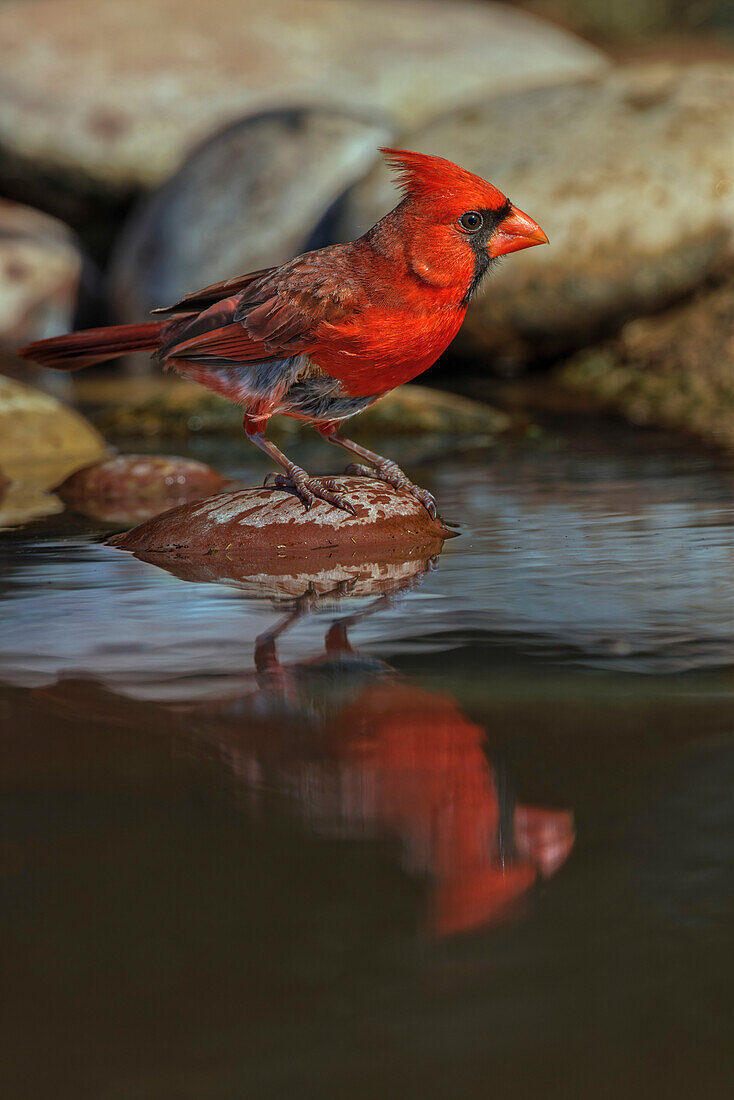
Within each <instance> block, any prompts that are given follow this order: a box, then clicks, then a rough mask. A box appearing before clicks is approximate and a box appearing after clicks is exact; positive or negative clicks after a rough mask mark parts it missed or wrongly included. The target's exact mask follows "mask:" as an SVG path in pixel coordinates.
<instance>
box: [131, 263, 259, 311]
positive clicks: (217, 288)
mask: <svg viewBox="0 0 734 1100" xmlns="http://www.w3.org/2000/svg"><path fill="white" fill-rule="evenodd" d="M275 270H276V268H274V267H263V268H262V269H261V270H260V271H250V272H248V274H247V275H235V276H234V277H233V278H231V279H223V280H222V282H220V283H212V284H211V286H205V287H203V288H202V289H201V290H195V291H193V292H192V293H191V294H187V295H185V297H183V298H182V299H181V301H180V302H175V303H174V305H172V306H160V307H159V308H158V309H153V310H151V313H155V314H161V315H164V316H165V315H167V314H168V315H170V314H173V313H200V312H201V311H202V310H204V309H208V308H209V307H210V306H213V305H215V304H216V303H217V302H221V300H222V298H231V297H232V295H233V294H237V293H238V292H240V291H242V290H244V289H245V288H246V287H248V286H249V285H250V284H251V283H254V282H256V281H257V280H258V279H262V278H263V276H265V275H270V274H272V272H273V271H275Z"/></svg>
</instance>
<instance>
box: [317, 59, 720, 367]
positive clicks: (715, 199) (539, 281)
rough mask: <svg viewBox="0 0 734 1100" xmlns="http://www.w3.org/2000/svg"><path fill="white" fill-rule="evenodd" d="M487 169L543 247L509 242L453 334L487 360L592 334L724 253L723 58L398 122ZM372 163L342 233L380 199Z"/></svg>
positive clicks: (428, 145)
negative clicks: (533, 226)
mask: <svg viewBox="0 0 734 1100" xmlns="http://www.w3.org/2000/svg"><path fill="white" fill-rule="evenodd" d="M402 140H403V143H404V144H405V145H407V147H408V148H418V149H425V150H430V151H431V152H437V153H440V154H441V155H442V156H446V157H448V158H449V159H450V160H455V161H457V162H458V163H459V164H462V165H464V166H465V167H467V168H469V169H471V170H472V171H475V172H478V173H479V174H480V175H485V176H487V177H488V178H489V179H491V180H492V181H493V182H494V183H496V184H497V186H498V187H500V188H501V189H502V190H503V191H505V192H506V193H507V194H509V196H510V197H511V199H512V200H513V201H514V202H516V203H517V205H518V206H520V207H521V208H522V209H523V210H526V211H527V212H528V213H529V214H530V215H531V216H532V217H533V218H535V219H536V220H537V221H538V222H539V223H540V225H542V227H543V229H544V230H545V231H546V233H547V234H548V236H549V238H550V247H547V248H533V249H529V250H528V251H526V252H522V253H520V254H519V255H517V256H508V257H507V259H506V260H505V261H504V262H503V263H502V265H501V267H500V269H499V271H498V272H497V274H496V275H495V276H494V277H493V278H490V279H489V280H487V282H486V283H485V286H484V288H483V291H482V293H481V295H480V296H479V297H478V298H477V299H476V300H475V302H474V303H473V305H472V306H471V308H470V311H469V315H468V317H467V320H466V322H465V324H464V327H463V329H462V332H461V334H460V336H459V338H458V339H457V341H456V343H455V345H454V347H455V349H456V350H463V351H465V352H467V353H469V354H471V355H474V356H484V357H485V362H486V363H487V365H488V366H491V365H492V363H493V362H495V363H496V362H497V361H501V360H505V361H506V362H507V363H508V364H513V363H522V362H524V361H527V360H528V359H533V358H535V357H537V356H538V355H551V354H556V353H559V352H563V351H568V350H571V349H573V348H575V347H579V346H582V345H583V344H584V343H588V342H589V340H591V339H594V338H595V337H598V335H599V334H600V333H603V332H605V331H606V332H608V331H610V329H611V328H613V327H614V326H617V325H618V324H619V323H621V322H622V321H624V320H625V319H628V318H630V317H632V316H635V315H639V314H641V313H645V312H648V311H653V310H655V309H658V308H659V307H661V306H662V305H664V304H665V303H667V302H668V301H670V300H672V299H673V298H674V297H675V296H676V295H679V294H681V293H682V292H685V291H688V290H691V289H693V288H694V287H696V286H697V285H698V284H699V283H700V281H701V279H702V278H703V277H705V276H706V275H707V274H709V273H710V272H711V271H712V270H714V269H716V268H717V266H718V265H720V264H721V263H722V262H723V261H724V260H725V258H726V257H728V256H730V255H731V253H732V232H733V231H734V70H732V68H731V66H728V65H725V64H723V63H712V64H699V65H694V66H690V67H686V66H671V65H645V66H640V67H635V68H631V69H622V70H617V71H616V72H610V73H608V74H606V75H604V74H602V75H601V76H600V77H599V78H597V79H595V80H593V81H591V82H589V83H588V84H583V85H581V84H567V85H564V86H559V87H553V88H547V89H543V90H542V91H540V90H535V91H526V92H521V93H518V94H516V95H507V96H502V97H501V98H496V99H493V100H489V101H487V102H486V103H485V104H484V105H483V106H481V107H476V108H468V109H466V110H463V111H461V112H455V113H453V114H451V115H449V116H447V117H445V118H443V119H441V120H440V121H438V122H435V123H432V124H430V125H428V126H427V127H425V128H423V129H420V130H417V131H414V132H413V133H410V134H408V135H405V136H404V138H403V139H402ZM391 197H392V189H391V184H390V180H389V176H388V173H387V171H386V170H385V169H384V167H382V166H378V167H377V168H376V169H375V171H374V172H373V173H372V174H371V175H370V176H369V177H368V178H367V179H366V180H365V181H364V182H363V183H362V184H360V185H358V186H357V187H356V188H355V189H354V191H353V192H352V194H351V195H347V196H346V197H345V200H344V205H343V215H342V218H341V222H340V225H339V230H338V234H341V235H344V236H349V235H351V234H353V233H356V232H357V231H358V230H359V228H360V226H363V225H369V224H370V223H371V222H372V221H373V220H374V218H375V217H376V216H378V215H379V213H381V212H382V211H383V210H384V209H386V207H387V205H388V204H389V202H390V199H391Z"/></svg>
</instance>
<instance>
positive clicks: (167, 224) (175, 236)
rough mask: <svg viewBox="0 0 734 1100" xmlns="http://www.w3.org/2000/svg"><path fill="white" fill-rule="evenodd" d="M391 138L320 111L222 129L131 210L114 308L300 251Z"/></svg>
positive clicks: (377, 126)
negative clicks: (336, 202)
mask: <svg viewBox="0 0 734 1100" xmlns="http://www.w3.org/2000/svg"><path fill="white" fill-rule="evenodd" d="M390 138H391V131H390V130H389V129H388V128H387V127H386V126H385V125H384V124H381V123H377V122H374V121H368V120H365V119H360V118H356V117H350V116H348V115H343V114H336V113H334V112H329V111H318V110H312V111H309V110H288V111H273V112H268V113H266V114H262V115H257V116H255V117H253V118H247V119H243V120H242V121H240V122H237V123H235V124H234V125H232V126H228V127H227V128H226V129H225V130H223V131H222V132H221V133H219V134H216V135H215V136H214V137H212V138H211V139H210V140H209V141H207V142H206V143H205V144H204V145H202V146H201V148H199V149H197V150H196V151H195V152H194V153H192V155H191V156H190V157H189V158H188V159H187V160H186V161H185V163H184V164H183V165H182V167H181V168H180V169H179V171H178V172H176V173H175V174H174V175H173V176H172V177H171V179H169V180H168V181H167V182H166V183H165V184H164V185H163V186H162V187H161V188H159V189H158V190H157V191H154V192H153V193H152V194H151V195H150V196H148V197H147V198H146V199H144V200H143V202H142V203H141V205H140V206H139V207H138V208H137V210H135V211H134V212H133V214H132V216H131V218H130V220H129V222H128V224H127V226H126V227H125V229H124V232H123V235H122V238H121V241H120V245H119V247H118V249H117V251H116V255H115V257H114V259H113V263H112V277H111V281H112V287H113V296H114V301H115V306H116V310H117V313H118V314H119V315H120V317H122V318H123V319H125V320H137V319H139V318H142V317H144V316H145V315H146V314H147V313H148V311H149V310H151V309H153V308H155V306H158V305H165V304H166V303H168V302H173V301H176V300H177V299H179V298H180V297H182V296H183V295H184V294H186V293H187V292H189V291H191V290H195V289H196V288H197V287H200V286H207V285H208V284H209V283H214V282H218V281H219V280H220V279H224V278H227V277H229V276H231V275H235V274H238V273H241V272H246V271H254V270H257V269H258V268H261V267H269V266H271V265H272V264H277V263H281V262H283V261H285V260H288V259H290V258H291V257H292V256H294V255H297V254H298V253H299V252H302V251H303V250H304V249H305V247H306V242H307V239H308V237H309V235H310V234H311V233H312V230H313V227H314V226H315V225H316V223H318V222H319V221H320V220H321V219H322V218H323V217H324V215H325V214H326V212H327V211H328V210H329V208H330V207H331V206H332V204H333V203H334V201H335V200H336V198H337V196H338V195H339V194H340V193H341V192H342V191H343V190H344V189H345V188H346V187H349V186H350V185H351V184H353V183H354V182H355V181H356V180H358V179H360V178H361V176H362V175H363V174H364V173H365V172H366V170H367V169H368V168H369V166H370V165H371V164H372V161H373V160H374V157H375V150H376V148H377V146H378V145H381V144H384V143H386V142H389V140H390Z"/></svg>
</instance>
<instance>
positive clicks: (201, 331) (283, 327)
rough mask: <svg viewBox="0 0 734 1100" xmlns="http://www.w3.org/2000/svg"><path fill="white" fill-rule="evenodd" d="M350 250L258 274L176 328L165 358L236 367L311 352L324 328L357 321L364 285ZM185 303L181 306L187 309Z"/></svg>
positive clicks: (308, 257)
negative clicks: (320, 328)
mask: <svg viewBox="0 0 734 1100" xmlns="http://www.w3.org/2000/svg"><path fill="white" fill-rule="evenodd" d="M351 248H352V246H350V245H335V246H334V247H333V248H328V249H322V250H321V251H319V252H309V253H306V254H305V255H303V256H297V257H296V259H295V260H291V261H290V262H289V263H287V264H283V266H282V267H279V268H273V269H270V270H267V271H261V272H253V273H252V275H251V276H243V277H242V278H241V279H240V280H239V282H240V284H241V286H242V289H241V290H240V291H239V292H238V293H236V294H232V293H231V285H232V283H233V282H234V281H235V280H229V282H228V283H218V284H216V287H219V288H221V287H225V286H229V287H230V294H229V296H228V297H227V298H226V299H224V300H221V299H218V300H217V301H216V302H215V303H213V304H212V305H210V306H209V308H208V309H206V310H204V311H203V312H202V313H200V314H199V315H198V316H197V317H192V318H191V319H190V322H189V323H188V324H187V323H186V321H185V319H182V322H183V323H179V324H178V325H176V328H175V330H174V331H172V333H171V339H169V340H168V341H167V342H166V344H165V345H164V346H163V347H162V349H161V353H160V354H161V357H162V358H166V357H174V358H179V359H185V358H186V357H187V355H191V356H194V355H195V356H196V357H197V358H198V357H199V356H201V355H206V356H215V357H217V358H219V359H222V358H226V359H230V360H232V361H233V362H252V361H254V360H257V359H260V360H266V359H277V358H282V357H283V355H284V354H285V355H295V354H298V353H300V352H307V351H308V350H309V346H310V344H311V341H312V339H313V334H314V332H315V330H316V329H317V328H318V326H319V325H321V324H323V323H325V322H332V323H333V322H335V321H339V320H342V319H343V318H346V317H348V316H353V315H354V314H355V313H357V312H358V310H359V307H360V304H361V303H360V289H361V287H360V283H359V280H358V279H355V277H354V268H353V263H352V260H351V257H350V254H349V250H350V249H351ZM214 289H215V288H211V287H208V288H206V290H204V291H199V292H198V293H197V294H195V295H189V297H188V298H185V299H184V300H183V303H187V302H188V303H189V307H187V308H190V304H191V303H193V302H194V301H195V300H202V301H203V300H204V299H205V298H206V297H207V295H209V294H210V293H212V292H213V291H214ZM183 303H182V304H183ZM172 308H176V307H172Z"/></svg>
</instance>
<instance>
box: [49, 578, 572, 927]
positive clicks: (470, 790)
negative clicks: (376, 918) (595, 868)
mask: <svg viewBox="0 0 734 1100" xmlns="http://www.w3.org/2000/svg"><path fill="white" fill-rule="evenodd" d="M390 598H391V597H390V596H383V597H382V598H380V599H379V600H377V601H375V602H374V603H373V604H371V605H370V606H369V607H368V608H366V609H365V610H363V611H362V612H361V613H357V614H356V615H353V616H350V617H349V618H344V619H341V620H340V621H338V622H337V623H335V624H334V625H333V626H332V627H331V629H330V630H329V631H328V633H327V636H326V645H325V651H324V653H322V654H320V655H319V656H317V657H314V658H311V659H309V660H304V661H299V662H295V663H294V664H292V665H282V664H281V663H280V661H279V659H278V655H277V650H276V641H277V639H278V637H279V636H280V635H281V634H283V633H284V631H286V630H287V629H288V628H289V627H291V626H292V625H293V624H294V623H295V622H297V621H298V620H299V619H300V618H301V617H302V616H303V615H304V613H305V612H307V611H308V610H310V604H311V602H312V601H309V599H308V598H306V599H304V600H300V601H299V602H298V605H297V609H296V611H294V612H293V613H291V614H289V615H287V616H286V617H285V618H284V619H282V620H281V621H280V622H279V623H278V625H277V626H276V627H275V628H274V629H273V630H272V631H270V632H268V633H267V634H265V635H262V636H261V637H260V638H258V640H257V643H256V648H255V664H256V669H257V679H256V682H255V683H253V681H252V680H249V682H248V686H247V688H245V689H244V690H242V689H240V690H239V691H238V692H237V693H236V694H234V695H232V696H228V697H224V698H219V699H215V700H212V699H208V700H207V701H206V702H204V703H201V702H197V703H187V704H181V703H177V702H170V703H162V704H159V705H158V707H157V709H156V712H155V714H152V713H151V711H152V708H151V705H150V704H149V703H146V704H145V705H144V715H145V718H146V721H147V722H151V720H152V722H153V724H154V726H155V727H156V728H157V729H159V730H160V729H161V728H168V729H171V728H173V730H175V731H176V732H177V734H178V735H179V736H181V735H183V736H185V738H186V740H187V742H188V743H189V744H190V743H191V742H192V741H195V743H196V745H197V746H198V748H199V750H200V751H201V750H202V749H206V747H207V746H208V747H209V749H210V750H213V751H214V753H215V755H216V756H217V758H219V759H220V760H222V761H223V762H224V763H226V766H227V768H228V770H229V771H230V772H231V773H232V774H233V775H234V776H235V777H236V780H237V784H238V789H239V790H240V791H241V792H242V794H243V796H244V800H245V801H246V802H247V803H249V805H250V807H251V809H253V810H255V809H257V808H258V805H259V803H260V802H261V800H262V799H263V798H264V797H266V795H267V794H272V793H275V794H276V795H277V796H282V797H283V798H284V799H285V800H286V802H287V804H288V805H289V806H290V807H292V808H295V810H296V812H297V814H298V817H299V818H301V819H302V820H303V821H304V822H305V823H306V824H307V825H308V827H309V828H310V829H312V830H314V831H315V832H318V833H320V834H322V835H324V834H326V835H330V836H336V837H339V838H345V837H349V838H355V837H363V838H386V839H391V840H394V841H395V842H396V843H397V844H398V846H399V852H400V862H401V864H402V865H403V866H404V868H405V870H406V871H407V872H408V873H409V874H411V875H413V876H416V877H417V878H419V879H421V880H423V881H425V882H427V883H428V885H429V895H430V927H431V930H432V931H433V932H434V933H435V934H438V935H448V934H451V933H456V932H461V931H466V930H469V929H471V928H475V927H480V926H486V925H488V924H492V923H493V922H496V921H498V920H501V919H502V918H503V917H505V916H506V915H507V914H508V912H509V911H510V910H511V909H512V908H513V905H514V904H515V903H516V902H518V900H519V899H520V898H522V897H523V896H524V895H525V894H526V893H527V892H528V890H529V889H530V887H531V886H532V885H533V883H534V882H535V881H536V880H537V879H538V878H539V877H540V878H547V877H548V876H550V875H552V874H553V873H554V872H555V871H556V870H558V868H559V867H560V866H561V864H562V863H563V862H564V860H565V859H566V858H567V856H568V855H569V853H570V851H571V848H572V847H573V842H574V831H573V822H572V816H571V814H570V813H568V812H566V811H559V810H544V809H537V808H533V807H528V806H521V805H514V806H513V805H512V804H511V802H510V799H509V796H507V795H506V794H505V793H504V792H500V791H499V790H498V786H499V785H498V782H497V777H496V772H495V769H494V768H493V767H492V766H491V765H490V763H489V762H488V760H487V757H486V755H485V750H486V737H485V734H484V731H483V730H482V729H481V728H480V727H479V726H477V725H476V724H475V723H474V722H472V721H471V720H470V719H469V718H468V717H467V716H466V715H465V714H463V713H462V711H461V709H460V708H459V706H458V704H457V702H456V701H455V700H454V699H453V698H452V697H451V696H450V695H447V694H439V693H436V692H430V691H426V690H425V689H423V688H420V687H417V686H415V685H413V684H411V683H409V682H407V681H406V680H404V679H402V678H401V677H400V676H399V675H398V674H397V673H396V672H395V670H394V669H392V668H391V667H390V666H389V665H387V664H385V663H384V662H383V661H380V660H378V659H376V658H372V657H368V656H362V655H360V654H359V653H357V652H355V651H354V650H353V649H352V647H351V645H350V643H349V640H348V636H347V634H348V629H349V627H350V626H351V625H352V624H354V623H355V622H357V621H359V620H360V619H361V618H363V617H364V616H365V615H367V614H372V613H374V612H375V611H377V610H378V609H380V608H382V607H384V606H385V604H386V602H388V601H389V600H390ZM43 694H44V695H45V696H46V697H47V698H52V699H54V700H55V701H56V702H57V703H62V704H63V705H65V706H67V707H68V706H70V705H73V706H74V707H75V708H78V709H79V710H80V711H81V710H83V711H84V713H85V714H86V715H87V716H95V717H97V718H101V719H105V720H110V721H113V722H115V723H118V722H123V723H129V722H130V720H131V717H130V713H126V707H121V706H120V701H119V697H117V696H112V695H110V693H108V692H107V691H105V690H103V689H100V688H99V687H96V686H95V687H93V688H92V687H90V685H89V684H85V683H83V682H79V681H77V682H76V683H74V682H71V681H70V682H68V683H67V684H65V685H64V684H59V685H56V686H55V687H53V688H50V689H44V690H43ZM127 703H128V705H129V707H132V708H135V707H136V704H135V703H134V702H132V701H127Z"/></svg>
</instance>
